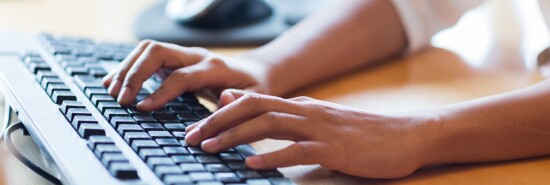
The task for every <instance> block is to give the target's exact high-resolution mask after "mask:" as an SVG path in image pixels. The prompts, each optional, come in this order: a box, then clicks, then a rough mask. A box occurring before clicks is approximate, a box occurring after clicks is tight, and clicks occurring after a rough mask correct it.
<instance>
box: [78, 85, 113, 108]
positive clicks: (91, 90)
mask: <svg viewBox="0 0 550 185" xmlns="http://www.w3.org/2000/svg"><path fill="white" fill-rule="evenodd" d="M85 92H86V97H88V98H91V97H92V96H93V95H109V93H108V92H107V89H105V88H103V87H88V88H86V91H85ZM117 104H118V103H117ZM119 106H120V105H119Z"/></svg>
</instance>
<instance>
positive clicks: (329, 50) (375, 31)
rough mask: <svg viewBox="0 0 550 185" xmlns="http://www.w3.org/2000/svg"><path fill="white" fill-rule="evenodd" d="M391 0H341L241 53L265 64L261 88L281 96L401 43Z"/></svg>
mask: <svg viewBox="0 0 550 185" xmlns="http://www.w3.org/2000/svg"><path fill="white" fill-rule="evenodd" d="M405 45H406V39H405V34H404V31H403V28H402V26H401V23H400V19H399V17H398V15H397V12H396V10H395V9H394V7H393V5H392V4H391V2H390V1H387V0H367V1H364V0H355V1H344V2H342V3H340V4H339V5H338V6H335V7H332V8H330V9H328V10H326V11H324V12H319V13H317V14H314V15H312V16H310V17H308V18H307V19H305V20H304V21H302V22H301V23H300V24H298V25H297V26H295V27H294V28H292V29H291V30H290V31H288V32H287V33H285V34H283V35H282V36H281V37H279V38H277V39H276V40H274V41H273V42H271V43H270V44H268V45H266V46H263V47H261V48H258V49H256V50H252V51H250V52H247V53H244V54H243V55H241V56H240V57H242V58H246V59H252V61H255V62H263V63H266V64H269V70H268V72H267V73H268V74H267V75H268V77H267V80H266V81H265V83H266V84H265V86H266V87H265V88H266V90H265V93H266V94H272V95H282V94H284V93H287V92H289V91H291V90H294V89H296V88H299V87H301V86H304V85H307V84H310V83H313V82H315V81H318V80H321V79H324V78H327V77H331V76H334V75H337V74H341V73H343V72H346V71H350V70H352V69H355V68H358V67H361V66H364V65H367V64H369V63H372V62H373V61H377V60H380V59H383V58H386V57H389V56H392V55H396V54H398V53H399V52H400V51H402V50H403V49H404V48H405Z"/></svg>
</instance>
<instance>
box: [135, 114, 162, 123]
mask: <svg viewBox="0 0 550 185" xmlns="http://www.w3.org/2000/svg"><path fill="white" fill-rule="evenodd" d="M134 119H135V120H136V121H137V122H138V123H139V124H142V123H155V122H157V120H155V118H153V117H152V116H144V115H136V116H134Z"/></svg>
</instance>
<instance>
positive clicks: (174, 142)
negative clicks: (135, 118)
mask: <svg viewBox="0 0 550 185" xmlns="http://www.w3.org/2000/svg"><path fill="white" fill-rule="evenodd" d="M155 141H156V142H157V144H159V146H162V147H164V146H181V145H180V142H178V140H176V139H155ZM182 148H183V147H182Z"/></svg>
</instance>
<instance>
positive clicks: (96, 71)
mask: <svg viewBox="0 0 550 185" xmlns="http://www.w3.org/2000/svg"><path fill="white" fill-rule="evenodd" d="M107 74H109V73H107V71H105V70H103V69H96V68H94V69H91V70H90V75H92V76H94V77H96V78H103V77H105V76H107Z"/></svg>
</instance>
